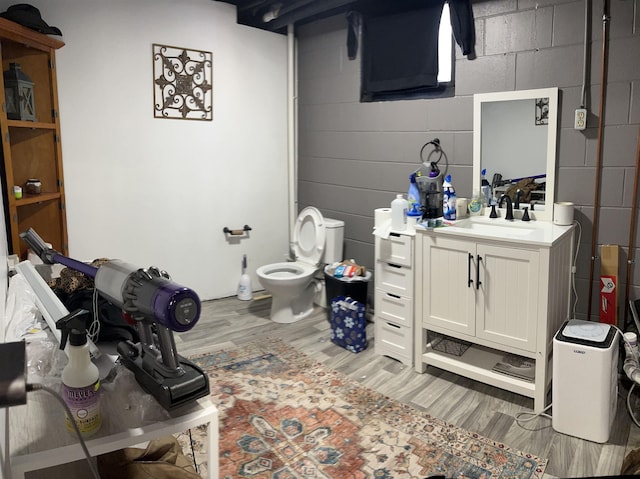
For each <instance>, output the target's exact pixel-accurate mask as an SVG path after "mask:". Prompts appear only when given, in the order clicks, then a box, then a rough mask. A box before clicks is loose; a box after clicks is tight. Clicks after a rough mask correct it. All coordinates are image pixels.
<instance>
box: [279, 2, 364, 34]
mask: <svg viewBox="0 0 640 479" xmlns="http://www.w3.org/2000/svg"><path fill="white" fill-rule="evenodd" d="M352 3H354V0H322V1H321V2H311V3H308V2H306V1H301V2H298V4H299V5H300V6H301V7H300V8H297V9H296V10H293V11H291V12H290V13H286V14H283V13H282V11H281V12H280V16H279V17H278V18H275V19H274V20H272V21H271V22H269V24H268V28H269V29H271V30H279V29H280V28H283V27H285V26H287V25H290V24H295V23H297V22H299V21H303V20H307V19H309V18H311V17H313V16H315V15H320V14H322V15H324V16H327V15H328V14H329V13H332V14H333V13H336V12H334V10H336V9H339V8H343V7H346V6H347V5H350V4H352ZM298 4H295V5H298ZM287 10H289V8H287Z"/></svg>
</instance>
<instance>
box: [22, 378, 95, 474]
mask: <svg viewBox="0 0 640 479" xmlns="http://www.w3.org/2000/svg"><path fill="white" fill-rule="evenodd" d="M37 390H41V391H46V392H48V393H49V394H51V395H52V396H53V397H54V398H56V399H57V400H58V401H59V402H60V404H62V405H63V406H64V409H65V412H66V413H67V415H68V416H69V418H70V422H71V424H73V429H74V430H75V432H76V434H77V435H78V440H79V441H80V446H81V447H82V451H83V452H84V456H85V458H86V459H87V462H88V463H89V468H90V469H91V474H92V475H93V477H94V478H95V479H100V474H99V473H98V469H96V466H95V465H94V464H93V461H92V460H91V454H89V449H87V445H86V443H85V442H84V438H83V437H82V433H81V432H80V428H79V427H78V425H77V424H76V422H75V421H74V419H73V413H72V412H71V409H69V406H68V405H67V403H66V402H64V399H63V398H62V396H60V394H58V393H57V391H55V390H53V389H51V388H48V387H46V386H43V385H42V384H37V383H33V384H27V392H30V391H37Z"/></svg>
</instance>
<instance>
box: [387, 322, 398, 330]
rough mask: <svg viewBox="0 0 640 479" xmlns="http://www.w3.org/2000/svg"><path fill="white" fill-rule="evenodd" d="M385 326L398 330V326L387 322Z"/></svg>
mask: <svg viewBox="0 0 640 479" xmlns="http://www.w3.org/2000/svg"><path fill="white" fill-rule="evenodd" d="M387 326H391V327H392V328H396V329H400V326H398V325H396V324H393V323H389V322H387Z"/></svg>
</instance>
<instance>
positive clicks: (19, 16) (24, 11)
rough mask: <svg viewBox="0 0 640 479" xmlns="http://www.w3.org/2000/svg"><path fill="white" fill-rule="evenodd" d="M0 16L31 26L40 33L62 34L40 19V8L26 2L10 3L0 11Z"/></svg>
mask: <svg viewBox="0 0 640 479" xmlns="http://www.w3.org/2000/svg"><path fill="white" fill-rule="evenodd" d="M0 17H2V18H6V19H7V20H11V21H13V22H16V23H19V24H20V25H23V26H25V27H28V28H31V29H32V30H35V31H37V32H40V33H46V34H48V35H62V32H61V31H60V29H59V28H57V27H51V26H49V25H48V24H47V23H46V22H45V21H44V20H43V19H42V15H40V10H38V9H37V8H36V7H34V6H33V5H29V4H28V3H18V4H16V5H11V6H10V7H9V8H7V11H6V12H2V13H0Z"/></svg>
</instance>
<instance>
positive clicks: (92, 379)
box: [56, 309, 102, 437]
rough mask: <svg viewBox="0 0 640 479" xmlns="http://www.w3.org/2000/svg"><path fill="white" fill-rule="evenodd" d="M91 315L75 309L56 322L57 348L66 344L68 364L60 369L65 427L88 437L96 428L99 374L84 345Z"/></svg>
mask: <svg viewBox="0 0 640 479" xmlns="http://www.w3.org/2000/svg"><path fill="white" fill-rule="evenodd" d="M89 322H91V315H90V314H89V312H88V311H86V310H84V309H78V310H76V311H74V312H73V313H70V314H68V315H67V316H65V317H64V318H62V319H59V320H58V321H57V322H56V328H58V329H60V330H61V338H60V349H65V346H66V345H67V340H68V341H69V345H68V346H67V348H66V350H65V351H66V353H67V356H68V358H69V362H68V363H67V365H66V366H65V367H64V369H63V370H62V393H63V394H62V395H63V398H64V401H65V403H67V406H69V410H70V411H71V414H72V417H69V415H67V416H66V420H65V423H66V426H67V429H68V430H69V431H71V432H74V430H75V428H74V427H73V421H75V423H76V424H77V426H78V429H79V430H80V433H81V434H82V435H83V436H86V437H88V436H91V435H92V434H94V433H95V432H97V431H98V429H100V426H101V425H102V415H101V413H100V373H99V372H98V367H97V366H96V365H95V364H93V363H92V362H91V358H90V356H89V345H88V344H87V326H88V323H89Z"/></svg>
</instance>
